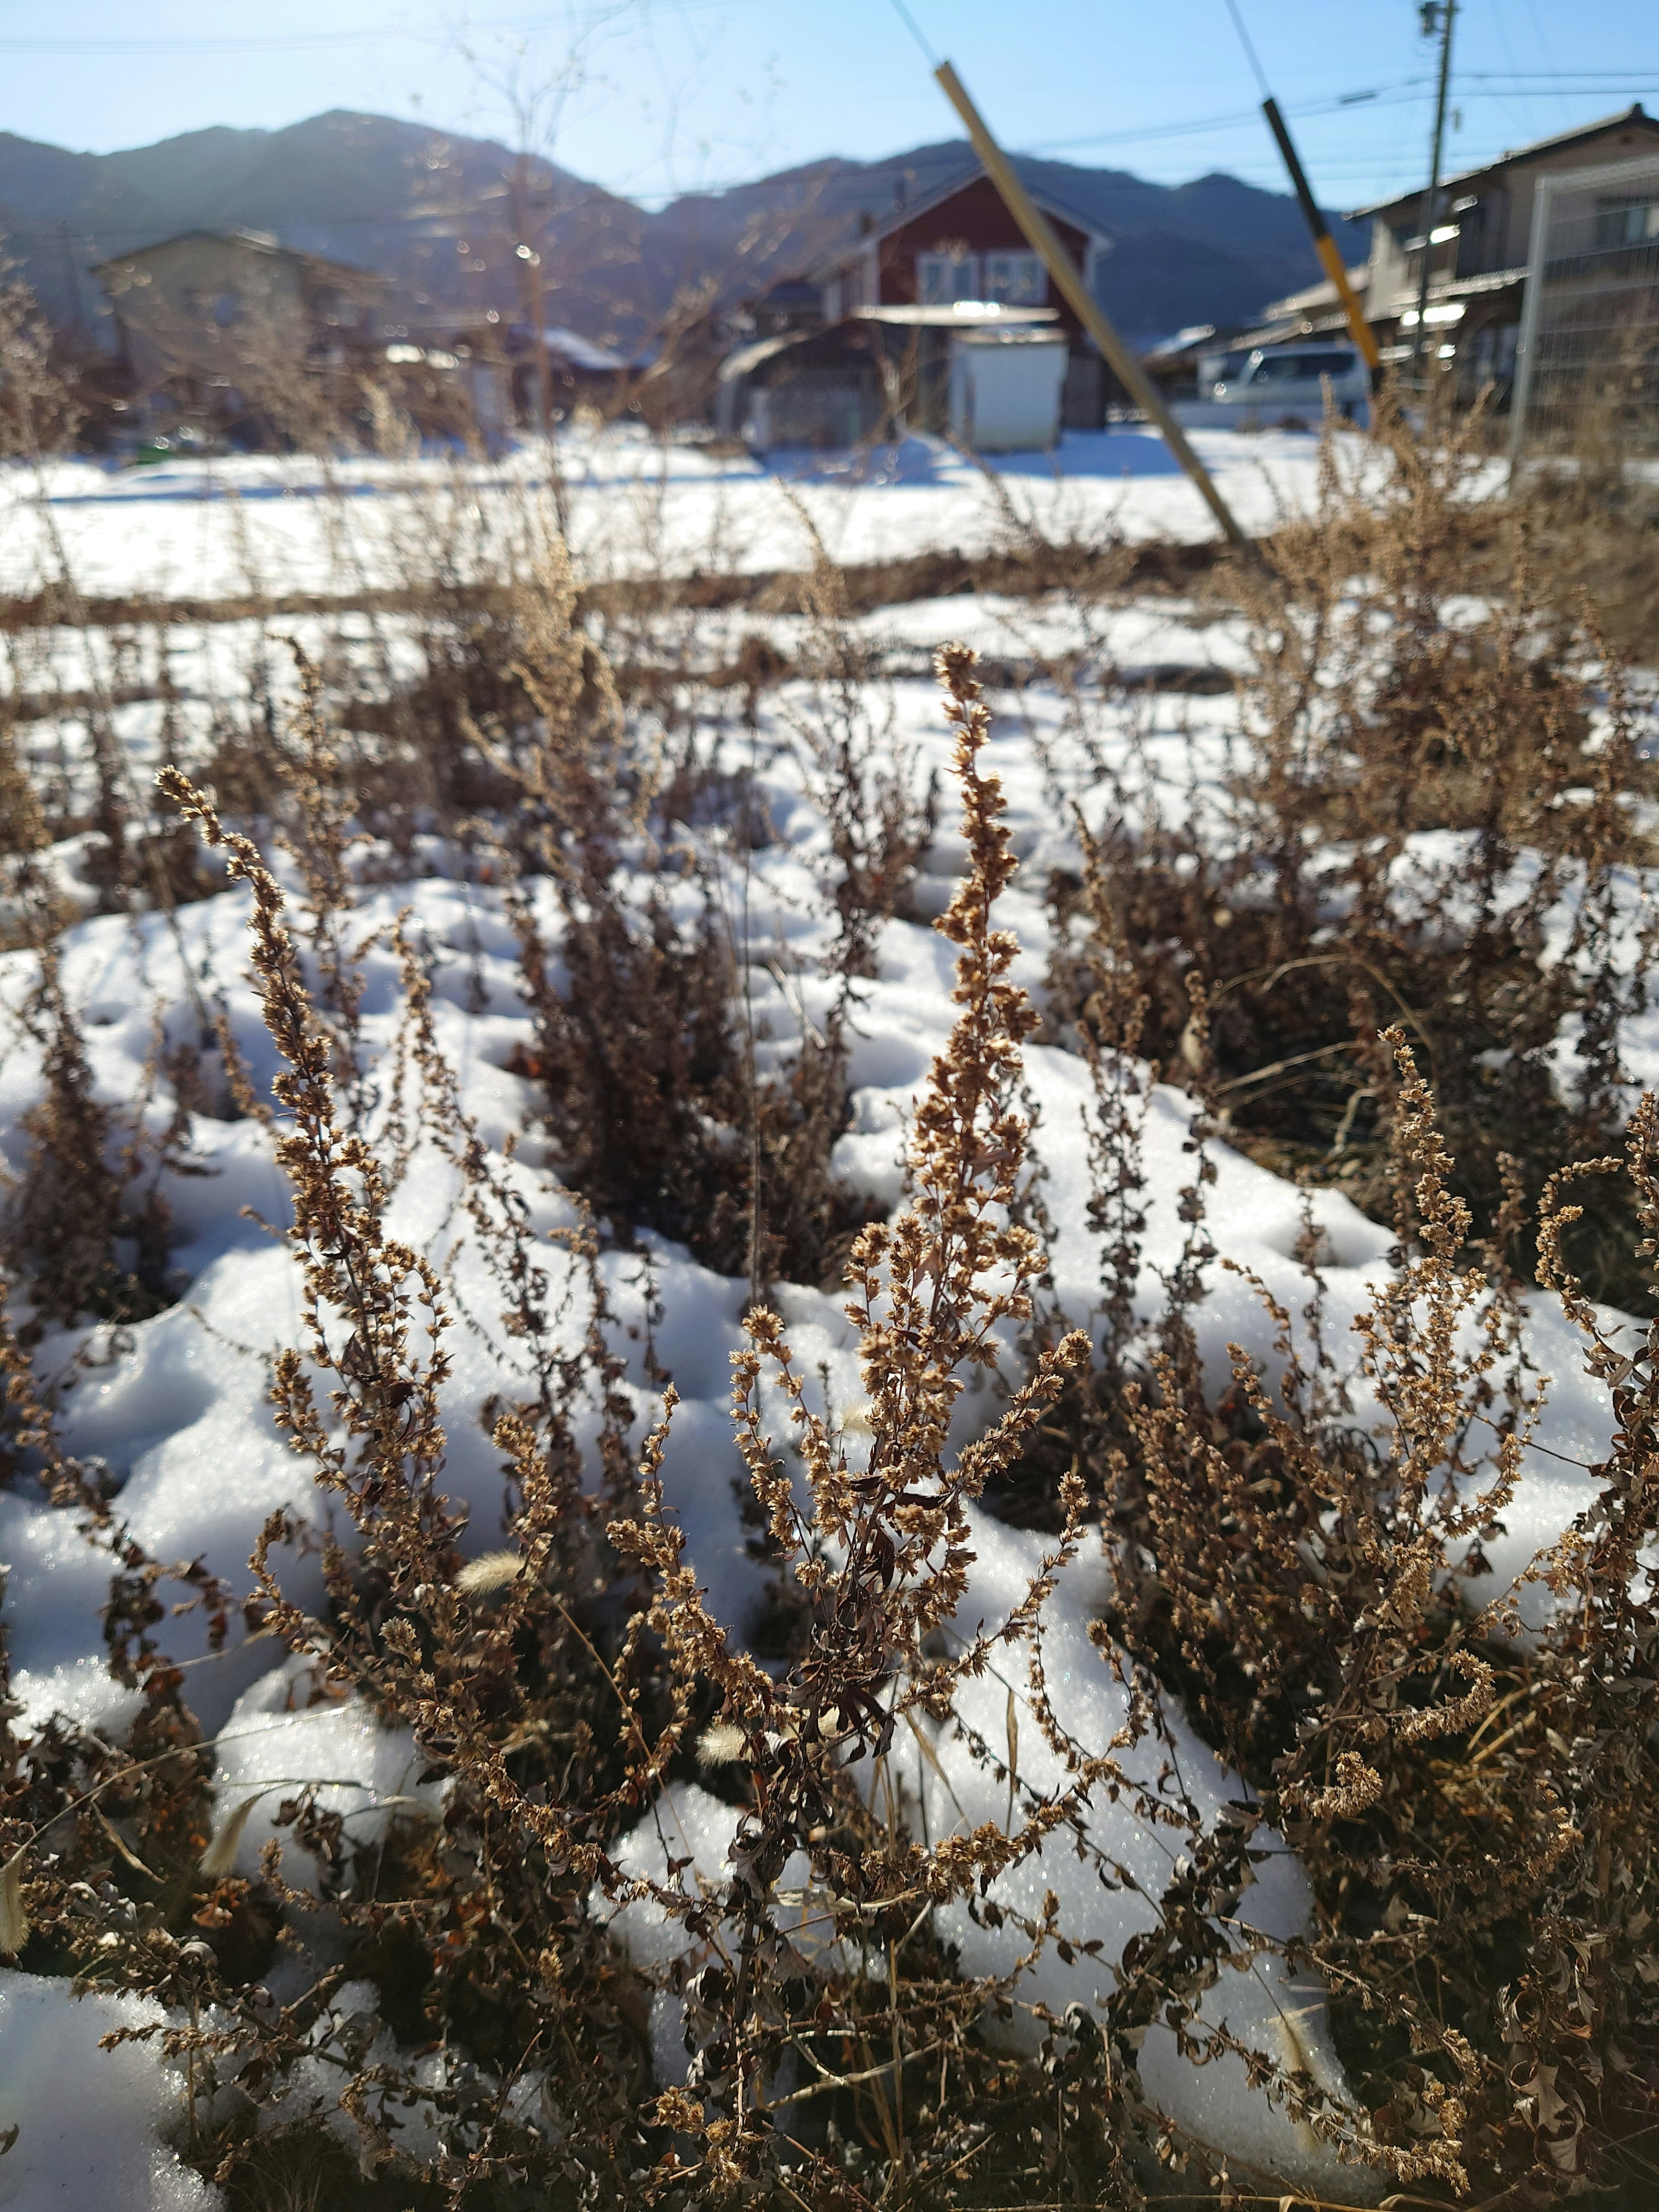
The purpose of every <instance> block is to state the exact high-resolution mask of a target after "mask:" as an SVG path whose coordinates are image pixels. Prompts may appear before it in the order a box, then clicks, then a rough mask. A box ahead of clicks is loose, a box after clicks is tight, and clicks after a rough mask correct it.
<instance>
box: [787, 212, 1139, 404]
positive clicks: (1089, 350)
mask: <svg viewBox="0 0 1659 2212" xmlns="http://www.w3.org/2000/svg"><path fill="white" fill-rule="evenodd" d="M1032 197H1033V198H1034V199H1035V200H1036V204H1037V205H1038V206H1039V207H1040V208H1041V209H1042V212H1043V213H1044V214H1045V215H1046V216H1048V221H1049V222H1050V223H1051V224H1052V226H1053V228H1054V234H1055V235H1056V237H1057V238H1058V239H1059V240H1060V245H1061V246H1062V247H1063V249H1064V250H1065V252H1066V253H1067V254H1068V255H1069V256H1070V258H1071V259H1072V261H1073V263H1074V264H1075V265H1076V267H1077V268H1078V270H1079V271H1080V272H1081V274H1082V276H1083V280H1084V282H1085V284H1087V285H1088V286H1089V288H1090V289H1091V291H1092V289H1094V283H1095V273H1096V270H1097V264H1099V262H1100V261H1101V259H1102V258H1103V256H1104V255H1106V254H1107V253H1109V252H1110V251H1111V240H1109V239H1108V238H1106V237H1105V236H1104V235H1103V234H1102V233H1100V232H1099V231H1097V230H1095V229H1094V228H1092V227H1091V225H1090V224H1089V222H1087V221H1086V220H1085V218H1084V217H1082V216H1079V214H1078V213H1077V212H1076V211H1075V210H1071V209H1067V208H1065V207H1062V206H1060V204H1058V203H1057V202H1055V201H1054V200H1052V199H1050V198H1048V197H1046V196H1045V195H1043V194H1041V193H1033V194H1032ZM809 275H810V278H811V282H812V283H814V284H815V285H816V286H817V291H818V295H819V298H820V300H821V301H822V306H823V320H824V322H825V323H826V324H833V323H837V322H839V321H841V320H842V318H843V317H845V316H848V315H850V314H852V313H854V312H855V311H856V310H858V309H860V308H875V307H944V308H949V307H953V306H954V305H956V304H957V302H958V301H961V302H964V303H965V302H968V301H983V302H985V303H986V304H987V305H992V306H1000V307H1007V308H1014V309H1020V308H1039V307H1048V308H1052V309H1053V310H1054V315H1055V319H1056V321H1057V323H1058V325H1059V327H1060V330H1061V331H1063V332H1064V333H1065V337H1066V347H1067V353H1068V364H1067V370H1066V383H1065V389H1064V395H1063V416H1064V421H1065V424H1066V428H1070V429H1092V428H1098V427H1099V426H1100V424H1101V422H1103V419H1104V416H1105V408H1106V398H1107V371H1106V364H1105V363H1104V362H1103V361H1102V359H1101V357H1100V356H1099V354H1098V353H1097V352H1096V350H1095V348H1094V345H1093V343H1092V341H1091V339H1089V338H1088V337H1086V335H1085V332H1084V330H1083V327H1082V325H1081V324H1080V323H1079V320H1078V319H1077V317H1076V315H1075V314H1074V313H1073V310H1072V308H1071V307H1069V306H1068V305H1067V304H1066V301H1064V300H1061V299H1051V298H1050V296H1049V295H1050V285H1049V280H1048V270H1046V269H1045V268H1044V266H1043V264H1042V258H1041V257H1040V256H1039V255H1037V254H1036V253H1034V252H1032V251H1031V248H1030V244H1029V242H1028V241H1027V240H1026V237H1025V234H1024V232H1023V231H1022V230H1021V229H1020V228H1019V226H1018V223H1017V222H1015V221H1014V218H1013V217H1012V215H1010V214H1009V212H1008V210H1007V208H1006V205H1005V204H1004V203H1003V199H1002V195H1001V194H1000V192H999V191H998V190H997V188H996V186H995V185H994V184H993V183H992V181H991V179H990V178H989V177H987V175H986V174H985V173H984V172H983V171H982V170H979V171H976V173H975V174H974V175H972V176H970V177H969V178H967V179H963V180H962V181H960V182H957V183H956V184H952V185H945V186H942V187H941V188H940V189H939V191H936V192H933V193H932V194H930V195H929V196H928V197H926V198H924V199H921V200H917V201H914V202H912V203H911V204H908V205H907V206H904V207H901V208H899V209H897V210H895V211H894V213H892V214H891V215H890V216H887V217H886V218H885V220H884V221H877V220H875V219H874V218H866V222H865V227H864V228H862V230H861V231H860V234H859V235H858V237H857V238H856V239H854V240H851V241H850V242H849V243H848V244H847V245H846V246H842V247H840V248H839V249H838V250H837V251H836V252H834V253H831V254H829V255H826V256H825V258H823V260H822V261H821V262H820V263H819V264H817V266H816V267H815V268H814V269H812V270H811V271H810V272H809ZM924 350H926V348H925V347H924ZM946 380H948V372H947V371H945V370H944V369H943V365H942V363H941V374H940V378H939V389H940V402H939V404H940V405H941V407H943V406H944V405H945V397H944V386H945V381H946ZM921 427H928V428H932V427H936V426H934V425H933V424H931V423H929V424H926V425H923V426H921Z"/></svg>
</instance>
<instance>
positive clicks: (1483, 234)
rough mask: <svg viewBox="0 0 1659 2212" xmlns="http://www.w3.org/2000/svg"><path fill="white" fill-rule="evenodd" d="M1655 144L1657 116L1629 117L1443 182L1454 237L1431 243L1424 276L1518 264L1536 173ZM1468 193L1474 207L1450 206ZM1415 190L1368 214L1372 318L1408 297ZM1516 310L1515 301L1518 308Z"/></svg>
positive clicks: (1528, 232) (1413, 282)
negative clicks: (1405, 244)
mask: <svg viewBox="0 0 1659 2212" xmlns="http://www.w3.org/2000/svg"><path fill="white" fill-rule="evenodd" d="M1654 147H1659V121H1651V122H1649V123H1647V124H1646V125H1644V124H1642V123H1640V122H1635V121H1632V122H1631V123H1629V124H1627V125H1622V126H1620V127H1619V128H1617V129H1614V130H1611V131H1606V132H1603V133H1600V134H1598V135H1597V136H1596V137H1594V138H1590V139H1586V140H1584V141H1583V143H1581V144H1579V145H1577V146H1564V147H1556V148H1549V147H1542V148H1541V149H1539V151H1538V152H1537V153H1536V154H1534V155H1527V156H1525V157H1524V158H1522V159H1520V160H1517V161H1512V162H1509V163H1506V164H1504V166H1503V167H1501V168H1495V169H1492V170H1489V171H1487V172H1486V173H1484V174H1483V175H1481V176H1479V177H1476V178H1474V179H1470V180H1468V182H1467V183H1463V184H1458V185H1452V186H1451V187H1449V191H1448V192H1447V195H1446V198H1447V209H1446V212H1445V213H1444V215H1443V217H1442V220H1443V222H1456V223H1457V224H1458V226H1459V234H1458V236H1457V237H1456V238H1455V239H1453V240H1449V241H1448V242H1447V243H1446V244H1445V245H1443V246H1437V247H1436V248H1435V249H1434V258H1433V261H1432V263H1431V269H1430V283H1431V284H1434V283H1441V282H1443V281H1445V280H1449V279H1450V278H1452V277H1462V276H1484V275H1486V274H1487V273H1488V272H1490V271H1494V270H1499V269H1518V268H1521V267H1522V265H1523V264H1524V263H1525V261H1526V258H1527V255H1528V251H1529V250H1530V247H1531V244H1532V212H1533V194H1534V186H1535V185H1536V183H1537V181H1538V179H1539V178H1540V177H1542V176H1546V175H1548V176H1559V175H1561V174H1564V173H1566V172H1567V171H1570V170H1572V169H1592V168H1600V167H1602V166H1603V165H1604V164H1605V163H1607V162H1609V161H1618V160H1619V159H1620V156H1621V155H1624V154H1627V153H1631V152H1638V153H1640V152H1644V151H1646V150H1647V149H1650V148H1654ZM1470 198H1472V199H1474V200H1476V201H1477V202H1478V203H1479V208H1478V210H1462V211H1459V212H1457V213H1453V212H1452V210H1453V209H1454V208H1455V204H1456V202H1457V201H1459V200H1461V199H1470ZM1421 207H1422V201H1421V196H1420V195H1414V196H1413V197H1408V198H1404V199H1399V200H1395V201H1394V202H1392V203H1391V204H1390V205H1389V206H1388V207H1386V208H1383V209H1380V210H1378V211H1377V213H1376V216H1374V217H1373V218H1372V222H1371V259H1370V290H1369V292H1368V293H1367V295H1366V299H1367V305H1368V307H1369V311H1370V314H1371V315H1372V316H1373V318H1375V319H1380V320H1387V319H1391V318H1392V317H1393V316H1394V315H1395V314H1396V313H1398V312H1399V310H1400V309H1401V307H1405V306H1408V305H1410V304H1411V301H1413V299H1414V297H1415V295H1416V292H1417V286H1418V281H1419V280H1418V257H1417V255H1416V254H1414V253H1413V254H1407V252H1405V251H1404V250H1403V248H1402V246H1401V242H1400V241H1401V237H1402V236H1403V237H1407V238H1415V237H1416V236H1417V235H1418V218H1419V213H1420V211H1421ZM1517 312H1518V308H1517Z"/></svg>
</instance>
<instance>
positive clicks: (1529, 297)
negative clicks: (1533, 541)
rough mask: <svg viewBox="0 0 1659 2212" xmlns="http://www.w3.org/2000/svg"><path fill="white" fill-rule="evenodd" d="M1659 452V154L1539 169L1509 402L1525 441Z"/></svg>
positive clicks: (1513, 437)
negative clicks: (1555, 171) (1548, 171)
mask: <svg viewBox="0 0 1659 2212" xmlns="http://www.w3.org/2000/svg"><path fill="white" fill-rule="evenodd" d="M1595 449H1600V450H1601V451H1603V452H1605V453H1608V454H1613V453H1617V454H1619V455H1620V457H1629V458H1632V459H1652V458H1653V457H1655V456H1659V155H1645V156H1644V157H1643V158H1642V159H1641V160H1639V161H1618V162H1613V163H1610V164H1609V165H1608V166H1607V167H1603V168H1595V169H1577V170H1572V171H1569V172H1566V173H1562V174H1559V175H1555V176H1546V177H1541V178H1540V179H1539V181H1538V185H1537V188H1536V197H1534V202H1533V222H1532V252H1531V257H1530V262H1529V265H1528V272H1527V291H1526V303H1525V306H1524V308H1523V310H1522V321H1521V339H1520V346H1519V349H1518V352H1517V354H1516V383H1515V398H1514V404H1513V406H1512V409H1511V411H1510V458H1511V459H1512V460H1518V459H1520V458H1521V457H1522V454H1523V453H1526V454H1528V455H1540V456H1541V455H1544V454H1549V453H1574V452H1577V453H1589V452H1590V451H1592V450H1595Z"/></svg>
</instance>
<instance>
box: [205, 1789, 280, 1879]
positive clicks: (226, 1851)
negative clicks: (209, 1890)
mask: <svg viewBox="0 0 1659 2212" xmlns="http://www.w3.org/2000/svg"><path fill="white" fill-rule="evenodd" d="M264 1794H265V1793H264V1790H255V1791H254V1793H253V1795H252V1796H251V1797H244V1798H243V1800H242V1802H241V1803H240V1805H239V1806H238V1807H237V1808H236V1809H235V1811H234V1813H233V1814H231V1816H230V1818H229V1820H227V1821H226V1822H225V1825H224V1826H223V1827H222V1828H221V1829H220V1831H219V1832H218V1834H217V1835H216V1836H215V1837H214V1838H213V1840H212V1842H211V1843H210V1844H209V1845H208V1847H207V1849H206V1850H204V1852H203V1854H202V1858H201V1863H200V1866H199V1867H198V1869H197V1872H198V1873H200V1874H201V1875H204V1877H205V1878H206V1879H207V1880H208V1881H223V1880H224V1879H225V1877H226V1876H227V1875H230V1874H234V1872H235V1869H236V1854H237V1852H238V1850H240V1848H241V1842H242V1834H243V1831H244V1830H245V1829H246V1826H247V1821H248V1814H250V1813H252V1810H253V1808H254V1807H255V1806H256V1805H257V1804H258V1802H259V1800H260V1799H261V1798H262V1797H263V1796H264Z"/></svg>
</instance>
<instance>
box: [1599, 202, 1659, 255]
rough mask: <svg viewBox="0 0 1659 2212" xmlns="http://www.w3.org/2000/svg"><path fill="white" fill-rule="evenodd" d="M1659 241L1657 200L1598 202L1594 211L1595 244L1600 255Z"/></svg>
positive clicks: (1658, 205)
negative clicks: (1618, 248) (1598, 248)
mask: <svg viewBox="0 0 1659 2212" xmlns="http://www.w3.org/2000/svg"><path fill="white" fill-rule="evenodd" d="M1653 238H1659V200H1653V199H1632V200H1601V201H1599V202H1598V203H1597V205H1596V210H1595V243H1596V245H1597V246H1600V247H1601V248H1602V249H1603V250H1604V251H1605V250H1607V248H1609V247H1613V246H1645V245H1646V244H1647V243H1648V240H1650V239H1653Z"/></svg>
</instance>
